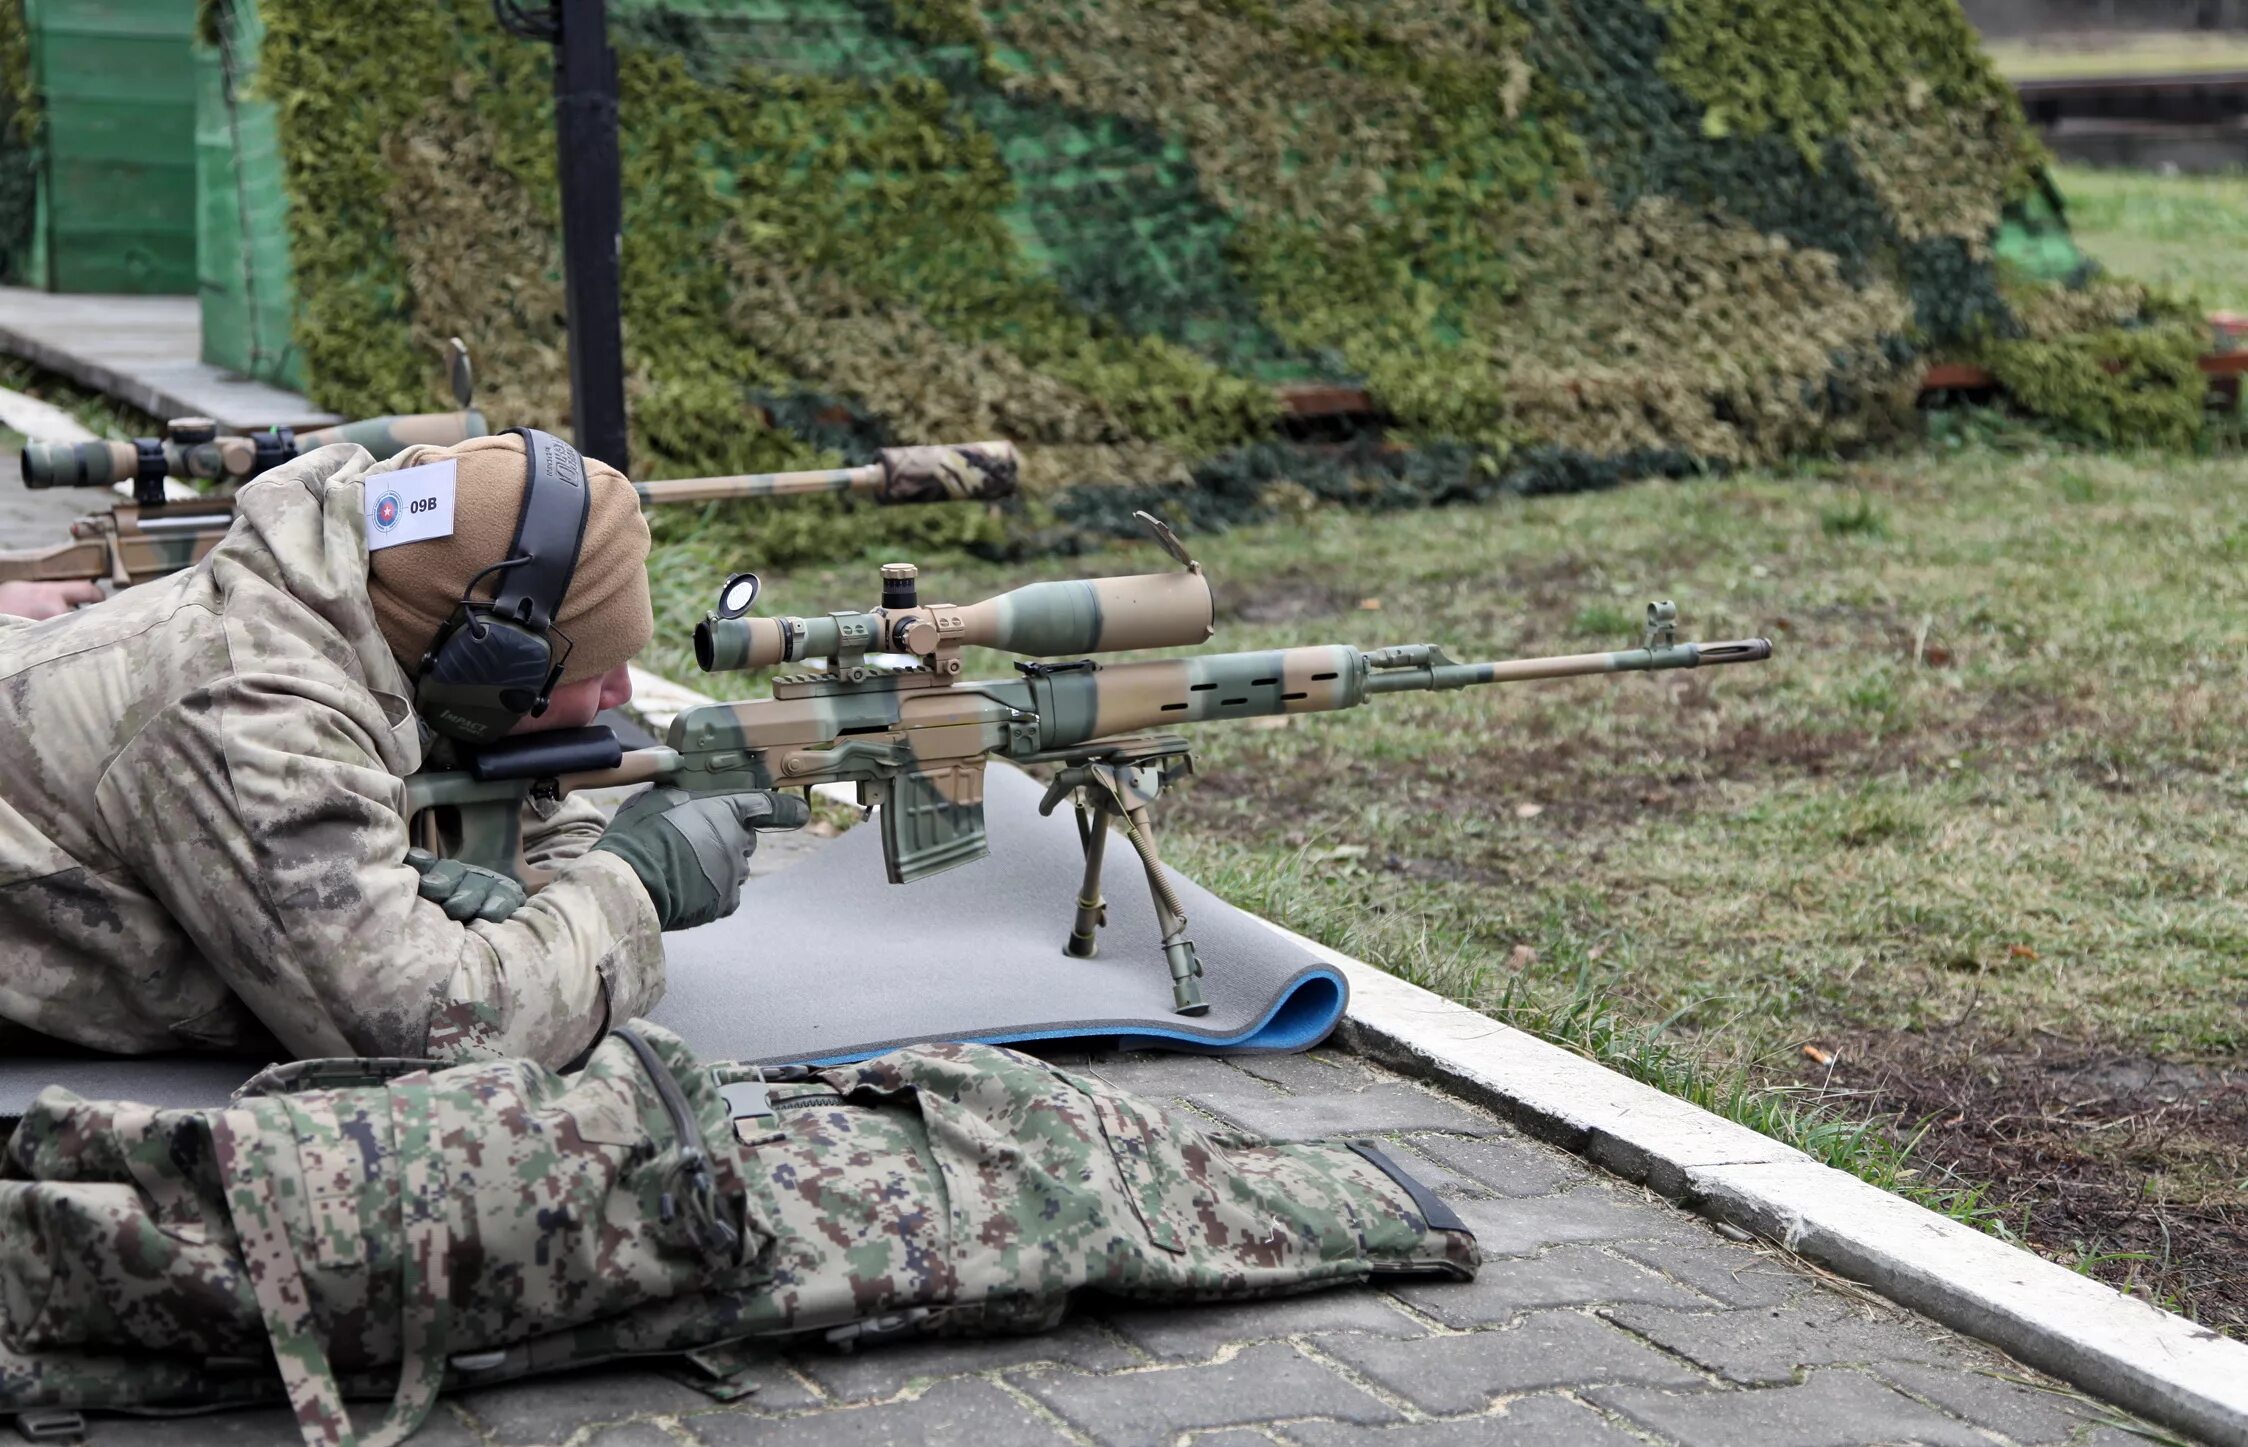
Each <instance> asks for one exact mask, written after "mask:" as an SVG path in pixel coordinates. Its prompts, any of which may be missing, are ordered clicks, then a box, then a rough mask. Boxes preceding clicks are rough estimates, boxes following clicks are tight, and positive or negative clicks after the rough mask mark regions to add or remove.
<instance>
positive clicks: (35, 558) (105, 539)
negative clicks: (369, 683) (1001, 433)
mask: <svg viewBox="0 0 2248 1447" xmlns="http://www.w3.org/2000/svg"><path fill="white" fill-rule="evenodd" d="M449 373H450V376H451V381H452V388H453V398H454V400H455V401H457V402H458V403H459V404H460V410H459V411H458V412H435V413H425V414H420V415H415V416H404V417H376V418H370V419H369V420H367V421H364V422H346V423H343V424H341V425H340V426H336V427H323V428H320V429H319V430H317V431H312V432H292V431H290V430H289V429H287V428H285V427H275V428H270V429H268V430H266V431H264V432H258V433H253V434H251V435H249V436H245V437H221V436H219V435H218V427H217V424H215V423H213V422H211V421H209V420H208V419H206V418H201V417H187V418H181V419H179V420H177V421H175V422H173V423H172V424H171V425H170V428H169V429H168V431H167V434H166V435H165V436H164V437H161V438H154V437H147V438H141V439H139V440H137V441H133V442H63V443H41V442H33V443H28V444H26V445H25V447H24V449H23V481H24V486H26V487H33V488H47V487H108V486H112V485H114V484H116V483H120V482H130V483H132V484H133V498H132V501H130V502H119V503H116V504H115V505H113V506H111V507H110V508H108V509H107V510H105V511H102V512H97V513H90V514H88V515H87V516H85V517H82V518H80V519H78V520H77V521H76V522H73V523H72V524H71V525H70V536H71V541H69V542H67V543H61V544H58V545H56V546H55V547H52V548H44V549H33V550H31V551H26V552H0V582H11V581H18V582H64V581H69V580H72V579H89V580H93V581H103V580H106V581H108V582H111V583H114V584H116V585H117V586H118V587H121V588H122V587H128V586H130V585H132V584H134V583H145V582H147V581H148V580H149V579H151V578H161V577H163V576H165V575H166V574H168V573H175V572H178V571H179V570H180V569H182V568H188V567H193V566H194V565H195V563H196V562H197V561H199V560H200V559H201V558H202V557H203V555H204V554H205V553H208V552H209V551H210V550H211V549H213V548H215V547H217V546H218V544H219V540H220V539H222V538H224V537H225V536H226V530H227V528H228V526H229V524H230V523H231V522H232V519H233V513H234V498H233V495H232V493H231V492H225V493H213V494H211V495H210V496H207V497H196V498H189V499H182V500H180V501H176V502H174V501H169V500H167V499H166V497H165V492H164V483H165V479H167V478H182V479H189V480H197V481H205V482H213V483H242V482H247V481H248V480H249V479H251V478H253V477H256V476H258V475H259V474H260V473H263V472H265V471H267V470H269V469H271V468H274V467H278V466H280V465H281V464H282V463H284V462H287V461H289V460H290V459H291V458H294V457H299V456H302V455H303V454H305V453H307V452H311V451H313V450H315V449H316V448H321V447H326V446H328V445H329V444H331V443H336V442H356V443H358V444H359V445H360V446H362V447H364V448H366V449H367V450H368V451H369V452H371V453H373V454H374V455H375V456H376V457H391V456H394V455H395V454H397V453H399V452H402V451H404V450H405V449H406V448H408V447H411V446H413V445H414V444H416V443H427V444H429V445H432V446H437V447H450V446H452V445H453V444H454V443H457V442H465V441H467V440H468V439H469V438H471V437H482V436H484V435H485V427H484V414H483V413H481V412H479V411H477V410H476V409H475V408H474V407H473V406H472V405H470V404H471V397H472V392H473V388H474V378H473V374H472V372H471V370H470V366H469V360H468V349H467V348H466V347H465V346H463V345H462V344H461V342H460V340H459V339H458V338H455V339H454V340H453V342H452V349H451V364H450V367H449ZM1019 466H1020V464H1019V461H1018V459H1017V458H1016V455H1015V449H1014V446H1013V444H1011V443H1007V442H970V443H961V444H954V445H948V446H938V447H893V448H888V449H885V450H884V451H883V452H882V454H881V457H880V460H879V461H876V462H871V463H868V464H866V465H865V466H863V467H838V468H828V469H823V470H818V471H811V472H768V473H753V474H746V475H741V476H734V477H689V478H673V479H668V480H666V481H662V482H644V483H640V484H638V485H637V486H638V488H639V491H640V500H641V502H642V503H643V504H648V503H669V502H710V501H714V500H717V499H721V498H744V497H794V496H801V495H805V494H810V493H835V492H847V493H857V494H863V495H866V496H870V497H872V498H874V499H875V500H876V501H877V502H882V503H921V502H944V501H956V500H958V501H964V500H987V501H995V500H997V499H1000V498H1004V497H1011V496H1013V494H1014V491H1015V480H1016V474H1017V471H1018V469H1019Z"/></svg>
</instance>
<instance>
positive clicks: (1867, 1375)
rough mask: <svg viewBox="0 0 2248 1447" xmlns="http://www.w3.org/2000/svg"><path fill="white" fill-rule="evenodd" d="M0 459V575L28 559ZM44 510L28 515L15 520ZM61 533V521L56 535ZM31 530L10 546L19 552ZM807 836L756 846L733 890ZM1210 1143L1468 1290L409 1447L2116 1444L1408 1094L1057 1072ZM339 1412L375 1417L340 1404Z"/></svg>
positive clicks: (42, 533)
mask: <svg viewBox="0 0 2248 1447" xmlns="http://www.w3.org/2000/svg"><path fill="white" fill-rule="evenodd" d="M14 474H15V458H14V456H13V455H12V454H9V453H7V452H6V451H5V449H0V548H7V547H23V546H28V545H31V544H34V543H37V542H41V541H45V540H50V539H51V538H52V536H53V533H52V529H53V527H54V521H53V519H52V518H51V517H50V516H48V509H46V508H44V507H34V506H30V505H28V504H27V502H26V500H24V499H23V498H22V495H21V493H20V492H19V491H18V490H17V489H15V488H14V487H12V486H11V485H10V484H11V483H12V479H13V477H14ZM42 501H44V499H42ZM65 520H67V518H65ZM34 530H35V531H34ZM812 843H814V841H812V840H809V839H792V838H790V837H788V836H778V837H775V838H772V839H768V840H767V841H766V844H765V846H764V847H763V848H761V849H760V851H759V858H758V864H759V865H760V866H761V868H760V872H765V871H768V870H771V869H775V868H779V867H783V866H784V865H785V864H786V863H788V862H789V859H790V856H791V855H792V854H795V853H798V852H800V851H801V850H802V849H805V848H808V847H810V846H811V844H812ZM1061 1063H1063V1064H1065V1065H1068V1066H1071V1067H1073V1068H1087V1069H1092V1070H1095V1071H1097V1072H1098V1073H1099V1074H1101V1075H1102V1076H1104V1077H1106V1078H1107V1079H1109V1080H1111V1081H1113V1082H1114V1083H1116V1084H1118V1085H1120V1086H1123V1087H1125V1088H1128V1089H1131V1090H1135V1091H1138V1092H1140V1093H1141V1094H1143V1095H1146V1096H1149V1097H1151V1098H1154V1099H1158V1100H1162V1101H1165V1102H1167V1103H1169V1104H1170V1105H1171V1106H1172V1107H1173V1108H1175V1109H1179V1110H1182V1111H1185V1112H1188V1113H1189V1114H1191V1115H1193V1116H1195V1117H1198V1118H1201V1119H1203V1120H1205V1121H1207V1122H1209V1123H1213V1124H1225V1125H1232V1126H1236V1127H1239V1128H1243V1129H1247V1130H1252V1131H1256V1132H1259V1133H1263V1134H1267V1135H1273V1136H1284V1137H1295V1138H1312V1137H1321V1136H1348V1137H1378V1138H1383V1139H1385V1140H1387V1141H1389V1142H1390V1143H1391V1144H1392V1145H1393V1146H1394V1147H1395V1148H1396V1152H1395V1153H1396V1154H1397V1156H1398V1158H1399V1159H1400V1160H1403V1161H1405V1162H1407V1163H1409V1164H1410V1165H1411V1167H1412V1168H1413V1169H1414V1170H1415V1171H1416V1172H1418V1173H1419V1174H1421V1175H1422V1177H1423V1178H1424V1179H1425V1180H1427V1181H1428V1182H1429V1183H1430V1184H1431V1185H1432V1186H1434V1187H1435V1188H1436V1190H1437V1191H1438V1192H1439V1193H1440V1194H1441V1195H1443V1196H1445V1197H1446V1198H1448V1199H1450V1200H1451V1201H1453V1202H1454V1203H1455V1204H1456V1206H1457V1208H1458V1210H1459V1212H1460V1214H1461V1215H1462V1216H1463V1217H1465V1218H1466V1220H1467V1221H1468V1223H1469V1224H1470V1225H1471V1226H1473V1227H1474V1228H1475V1231H1476V1233H1477V1236H1478V1238H1479V1239H1480V1240H1481V1242H1482V1245H1483V1251H1484V1256H1485V1266H1484V1269H1483V1273H1482V1275H1481V1277H1480V1278H1479V1279H1478V1280H1477V1281H1475V1282H1474V1283H1472V1284H1469V1285H1457V1284H1444V1285H1439V1284H1414V1285H1409V1286H1402V1287H1399V1288H1398V1289H1395V1290H1388V1291H1374V1290H1348V1289H1345V1290H1337V1291H1328V1292H1321V1293H1315V1294H1312V1295H1306V1296H1300V1297H1292V1298H1287V1299H1283V1300H1278V1301H1272V1302H1262V1303H1253V1304H1247V1305H1233V1306H1213V1307H1202V1308H1191V1309H1180V1310H1165V1311H1146V1310H1118V1309H1102V1310H1092V1311H1088V1312H1086V1313H1085V1314H1083V1315H1082V1316H1080V1317H1079V1318H1077V1319H1075V1320H1073V1321H1072V1322H1071V1323H1070V1324H1069V1325H1068V1326H1066V1327H1064V1328H1063V1329H1062V1330H1060V1331H1057V1332H1054V1333H1051V1334H1048V1335H1045V1336H1040V1337H1029V1338H1011V1339H1005V1340H995V1341H932V1342H916V1343H910V1344H902V1345H892V1346H888V1347H877V1348H871V1349H867V1350H864V1351H861V1352H858V1353H855V1354H850V1355H844V1354H839V1353H836V1352H832V1351H827V1350H804V1351H798V1352H795V1353H791V1354H788V1355H786V1356H778V1357H774V1358H771V1359H769V1360H767V1361H765V1362H763V1363H761V1364H760V1365H758V1366H757V1367H756V1368H754V1369H753V1371H752V1372H751V1374H750V1375H749V1377H748V1378H747V1381H748V1382H750V1383H753V1384H754V1385H755V1387H756V1390H755V1391H753V1392H751V1393H749V1394H748V1395H746V1396H744V1397H741V1398H739V1399H738V1400H735V1401H733V1402H730V1403H722V1402H719V1401H717V1400H714V1399H713V1398H712V1397H710V1396H708V1395H706V1394H705V1393H703V1392H701V1391H698V1390H695V1389H694V1388H692V1387H690V1386H688V1385H685V1384H683V1381H682V1380H681V1379H680V1378H677V1377H675V1376H674V1375H672V1374H670V1373H667V1372H665V1371H661V1370H657V1369H654V1368H647V1367H618V1368H609V1369H602V1370H596V1371H585V1372H578V1373H574V1374H571V1375H569V1376H566V1377H561V1378H555V1379H549V1380H535V1381H531V1382H525V1383H520V1384H517V1385H513V1386H508V1387H500V1388H492V1389H488V1390H484V1391H479V1392H471V1393H467V1394H464V1395H462V1396H459V1397H455V1398H450V1399H448V1400H447V1401H446V1402H445V1403H443V1404H441V1405H440V1407H439V1409H438V1411H437V1413H436V1414H435V1415H434V1416H433V1417H432V1418H431V1420H430V1422H429V1424H428V1425H427V1426H425V1427H424V1428H423V1429H422V1431H421V1432H420V1433H419V1434H418V1435H417V1436H416V1437H415V1438H414V1439H413V1442H414V1444H415V1447H763V1444H768V1443H771V1444H782V1443H785V1444H788V1447H893V1444H894V1447H908V1444H929V1447H954V1444H957V1447H1062V1444H1077V1447H1087V1444H1099V1447H1175V1444H1180V1443H1192V1444H1194V1447H1271V1444H1284V1447H1343V1444H1359V1443H1364V1444H1368V1447H1465V1444H1478V1447H1480V1444H1494V1447H1532V1444H1539V1447H1543V1444H1567V1447H1576V1444H1582V1447H1623V1444H1628V1443H1674V1444H1679V1447H1858V1444H1877V1443H1907V1442H1909V1443H1928V1444H1940V1447H1953V1444H1957V1447H2008V1444H2019V1447H2042V1444H2061V1443H2066V1444H2070V1447H2126V1444H2131V1447H2136V1444H2140V1443H2142V1442H2143V1441H2144V1439H2143V1438H2140V1437H2138V1436H2134V1435H2132V1434H2130V1433H2128V1432H2125V1431H2123V1430H2120V1428H2119V1426H2118V1424H2119V1423H2120V1422H2121V1420H2122V1419H2121V1418H2120V1417H2118V1416H2117V1415H2116V1414H2114V1413H2112V1412H2108V1411H2105V1410H2103V1409H2099V1408H2095V1407H2093V1406H2091V1405H2090V1404H2088V1403H2085V1402H2084V1401H2082V1400H2081V1399H2079V1398H2076V1397H2073V1396H2070V1395H2066V1394H2062V1393H2060V1392H2057V1391H2055V1390H2052V1388H2053V1385H2054V1384H2052V1383H2050V1382H2047V1381H2044V1380H2043V1379H2041V1378H2038V1377H2037V1376H2036V1374H2035V1373H2033V1372H2031V1371H2029V1370H2028V1369H2027V1368H2025V1367H2022V1366H2020V1365H2018V1364H2016V1363H2014V1362H2012V1361H2010V1360H2008V1359H2007V1358H2006V1357H2004V1356H2003V1355H2001V1354H1999V1353H1998V1352H1996V1351H1993V1350H1991V1349H1990V1348H1988V1347H1985V1346H1982V1345H1981V1344H1979V1343H1976V1342H1973V1341H1969V1340H1967V1339H1964V1338H1961V1337H1958V1336H1956V1335H1954V1334H1952V1333H1950V1332H1947V1331H1945V1330H1944V1329H1943V1328H1941V1327H1939V1326H1937V1325H1935V1324H1934V1323H1932V1322H1930V1321H1927V1320H1926V1319H1924V1318H1920V1317H1916V1316H1914V1315H1912V1314H1910V1313H1907V1312H1904V1311H1901V1310H1899V1309H1897V1308H1895V1307H1893V1306H1890V1305H1888V1304H1886V1303H1884V1302H1882V1301H1880V1300H1879V1299H1878V1298H1875V1297H1873V1296H1871V1295H1870V1294H1868V1293H1866V1292H1864V1291H1862V1290H1859V1289H1856V1288H1853V1287H1850V1286H1848V1285H1847V1284H1844V1283H1839V1282H1835V1281H1833V1280H1832V1279H1831V1278H1822V1277H1821V1276H1819V1275H1816V1274H1814V1273H1812V1272H1810V1271H1808V1270H1806V1269H1804V1268H1802V1267H1800V1266H1799V1265H1797V1264H1796V1263H1795V1262H1793V1261H1792V1260H1791V1259H1789V1258H1788V1257H1786V1256H1785V1255H1784V1254H1782V1253H1779V1252H1777V1251H1774V1250H1772V1249H1769V1248H1766V1247H1763V1246H1760V1245H1756V1244H1752V1243H1743V1242H1737V1241H1733V1240H1728V1239H1726V1238H1725V1237H1723V1236H1720V1235H1719V1234H1717V1233H1716V1232H1715V1231H1714V1230H1712V1229H1711V1227H1710V1225H1709V1224H1708V1223H1707V1222H1705V1221H1703V1220H1701V1219H1700V1218H1699V1217H1696V1216H1694V1215H1692V1214H1690V1213H1687V1212H1685V1211H1681V1210H1679V1209H1678V1208H1677V1207H1675V1206H1672V1205H1671V1204H1669V1203H1668V1202H1666V1201H1663V1200H1661V1199H1660V1198H1658V1197H1654V1196H1652V1195H1649V1194H1648V1193H1646V1192H1644V1191H1641V1190H1638V1189H1636V1188H1633V1187H1628V1186H1624V1185H1622V1184H1620V1183H1618V1182H1617V1181H1615V1180H1614V1179H1613V1178H1610V1177H1607V1176H1605V1175H1603V1174H1601V1173H1599V1172H1597V1171H1594V1170H1592V1169H1590V1168H1588V1167H1587V1166H1586V1165H1585V1164H1584V1163H1583V1162H1581V1161H1579V1160H1577V1159H1576V1158H1575V1157H1573V1156H1570V1155H1568V1154H1566V1153H1565V1152H1562V1151H1559V1150H1556V1149H1554V1148H1552V1147H1550V1146H1546V1145H1544V1144H1542V1143H1540V1142H1537V1141H1533V1140H1529V1139H1526V1138H1524V1137H1522V1136H1521V1135H1520V1134H1518V1133H1516V1132H1515V1131H1513V1130H1511V1129H1510V1128H1509V1127H1507V1126H1506V1125H1504V1124H1503V1123H1501V1122H1500V1121H1499V1120H1497V1119H1496V1118H1495V1117H1493V1116H1491V1115H1489V1114H1488V1113H1486V1112H1484V1111H1482V1110H1480V1109H1478V1108H1476V1107H1474V1106H1471V1105H1469V1104H1466V1103H1464V1102H1462V1101H1460V1100H1458V1099H1456V1098H1453V1097H1451V1096H1448V1095H1445V1094H1444V1093H1442V1092H1441V1091H1439V1090H1436V1089H1433V1088H1431V1087H1428V1086H1425V1085H1422V1084H1419V1083H1416V1082H1413V1081H1408V1080H1405V1079H1403V1078H1401V1077H1399V1076H1396V1075H1394V1074H1392V1073H1390V1072H1388V1071H1386V1070H1383V1069H1382V1068H1380V1067H1378V1066H1375V1065H1373V1064H1371V1063H1369V1062H1367V1061H1365V1060H1363V1059H1360V1058H1359V1057H1356V1056H1353V1055H1349V1054H1346V1053H1341V1052H1337V1051H1321V1052H1315V1053H1314V1054H1311V1055H1302V1056H1284V1057H1267V1058H1252V1059H1246V1060H1241V1061H1220V1060H1215V1059H1210V1058H1204V1057H1193V1056H1175V1055H1154V1054H1141V1055H1120V1056H1104V1057H1087V1056H1074V1057H1062V1058H1061ZM367 1410H368V1411H369V1412H370V1413H372V1412H376V1411H379V1407H375V1406H372V1405H371V1406H370V1407H369V1408H368V1409H367ZM89 1440H90V1441H91V1442H92V1443H93V1444H94V1447H251V1444H268V1443H271V1444H286V1443H289V1442H293V1441H295V1440H296V1433H295V1430H294V1427H293V1425H292V1424H291V1423H290V1421H289V1420H288V1418H287V1417H286V1416H285V1415H284V1414H283V1413H281V1412H279V1411H256V1412H234V1413H225V1414H219V1415H215V1416H208V1417H198V1418H192V1419H166V1420H155V1421H136V1420H130V1419H122V1418H101V1419H97V1420H96V1421H95V1422H94V1424H93V1431H92V1433H91V1435H90V1438H89Z"/></svg>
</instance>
